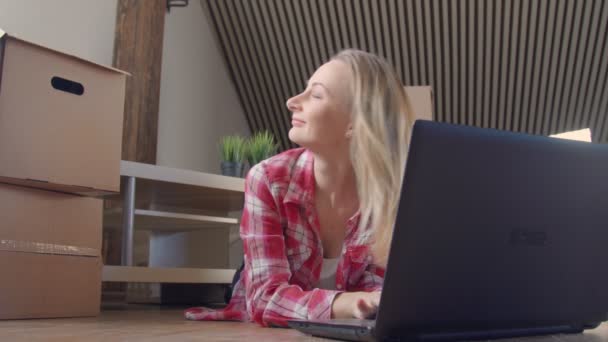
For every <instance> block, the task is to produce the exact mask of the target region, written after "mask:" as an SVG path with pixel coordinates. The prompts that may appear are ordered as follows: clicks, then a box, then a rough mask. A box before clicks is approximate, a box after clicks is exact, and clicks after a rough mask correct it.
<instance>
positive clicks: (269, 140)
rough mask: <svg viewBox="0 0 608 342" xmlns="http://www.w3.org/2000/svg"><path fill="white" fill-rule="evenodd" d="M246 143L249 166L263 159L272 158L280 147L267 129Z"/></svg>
mask: <svg viewBox="0 0 608 342" xmlns="http://www.w3.org/2000/svg"><path fill="white" fill-rule="evenodd" d="M245 145H246V147H245V150H246V152H245V156H246V159H247V162H248V163H249V166H254V165H255V164H257V163H259V162H261V161H262V160H264V159H268V158H270V157H271V156H273V155H274V154H275V153H276V152H277V149H278V145H277V144H276V143H275V141H274V137H273V136H272V134H271V133H270V132H267V131H265V132H258V133H256V134H254V135H253V137H251V138H250V139H249V140H248V141H247V142H246V144H245Z"/></svg>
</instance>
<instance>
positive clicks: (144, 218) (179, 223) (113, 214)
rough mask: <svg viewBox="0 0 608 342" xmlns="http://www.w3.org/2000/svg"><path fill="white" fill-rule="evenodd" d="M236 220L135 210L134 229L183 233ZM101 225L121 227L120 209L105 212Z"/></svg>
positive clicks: (233, 223)
mask: <svg viewBox="0 0 608 342" xmlns="http://www.w3.org/2000/svg"><path fill="white" fill-rule="evenodd" d="M238 222H239V221H238V220H237V219H236V218H230V217H217V216H206V215H193V214H182V213H173V212H163V211H157V210H144V209H135V220H134V229H136V230H150V231H161V232H162V231H164V232H184V231H192V230H199V229H209V228H218V227H220V228H221V227H225V228H230V227H232V226H234V225H236V224H238ZM103 225H104V227H106V228H120V227H122V209H120V208H116V209H111V210H106V211H105V214H104V221H103Z"/></svg>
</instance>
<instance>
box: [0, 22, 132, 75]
mask: <svg viewBox="0 0 608 342" xmlns="http://www.w3.org/2000/svg"><path fill="white" fill-rule="evenodd" d="M0 38H11V39H14V40H18V41H21V42H24V43H27V44H30V45H33V46H36V47H39V48H41V49H45V50H48V51H52V52H55V53H60V54H62V55H65V56H67V57H70V58H73V59H75V60H78V61H81V62H85V63H87V64H91V65H94V66H96V67H98V68H102V69H106V70H109V71H112V72H117V73H120V74H123V75H127V76H131V74H130V73H128V72H126V71H123V70H120V69H116V68H113V67H110V66H106V65H103V64H99V63H95V62H92V61H90V60H88V59H84V58H80V57H78V56H75V55H73V54H71V53H67V52H64V51H59V50H56V49H51V48H48V47H46V46H44V45H40V44H37V43H34V42H31V41H28V40H26V39H22V38H19V37H17V36H15V35H14V34H9V33H8V32H6V31H4V30H2V29H1V28H0Z"/></svg>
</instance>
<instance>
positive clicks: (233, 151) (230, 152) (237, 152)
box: [219, 135, 245, 177]
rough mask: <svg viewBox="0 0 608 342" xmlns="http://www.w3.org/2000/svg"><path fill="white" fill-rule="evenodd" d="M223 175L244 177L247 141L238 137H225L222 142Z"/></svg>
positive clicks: (220, 147)
mask: <svg viewBox="0 0 608 342" xmlns="http://www.w3.org/2000/svg"><path fill="white" fill-rule="evenodd" d="M219 149H220V158H221V160H222V163H221V168H222V175H224V176H231V177H242V176H243V169H244V164H243V162H244V161H245V139H244V138H243V137H241V136H238V135H229V136H225V137H223V138H222V139H221V140H220V146H219Z"/></svg>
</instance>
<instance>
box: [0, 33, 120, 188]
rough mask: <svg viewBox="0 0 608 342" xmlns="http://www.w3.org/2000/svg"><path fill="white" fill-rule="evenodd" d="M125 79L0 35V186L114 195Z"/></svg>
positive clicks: (117, 73) (112, 71)
mask: <svg viewBox="0 0 608 342" xmlns="http://www.w3.org/2000/svg"><path fill="white" fill-rule="evenodd" d="M127 75H128V74H126V73H124V72H122V71H120V70H117V69H113V68H109V67H105V66H101V65H98V64H95V63H92V62H89V61H87V60H84V59H81V58H78V57H75V56H72V55H69V54H65V53H62V52H58V51H55V50H51V49H49V48H46V47H43V46H40V45H37V44H34V43H31V42H28V41H25V40H22V39H19V38H16V37H14V36H12V35H9V34H7V33H5V32H4V31H2V30H1V29H0V182H3V183H12V184H16V185H22V186H30V187H36V188H44V189H49V190H55V191H62V192H67V193H73V194H81V195H90V196H98V195H104V194H112V193H118V192H120V158H121V147H122V146H121V145H122V125H123V113H124V98H125V83H126V77H127Z"/></svg>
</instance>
